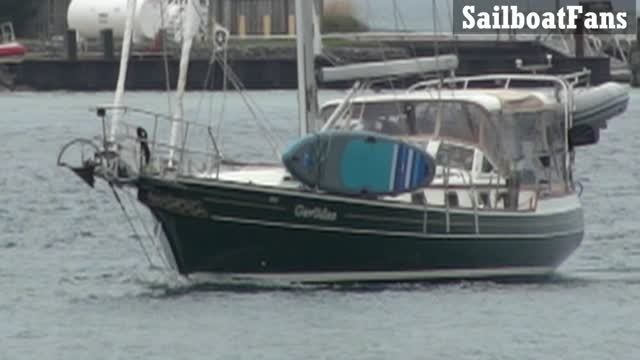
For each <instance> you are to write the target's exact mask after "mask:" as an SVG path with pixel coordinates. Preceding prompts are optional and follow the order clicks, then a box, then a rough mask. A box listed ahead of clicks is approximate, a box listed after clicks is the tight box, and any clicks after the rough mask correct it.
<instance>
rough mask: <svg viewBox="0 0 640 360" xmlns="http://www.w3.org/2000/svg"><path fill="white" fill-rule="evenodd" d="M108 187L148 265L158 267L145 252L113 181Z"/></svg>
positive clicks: (153, 267)
mask: <svg viewBox="0 0 640 360" xmlns="http://www.w3.org/2000/svg"><path fill="white" fill-rule="evenodd" d="M109 187H111V191H112V192H113V196H114V197H115V198H116V201H117V202H118V204H119V205H120V209H121V210H122V213H123V214H124V217H125V218H126V219H127V222H128V223H129V226H131V230H133V233H134V237H135V239H136V241H137V242H138V245H139V246H140V249H141V250H142V253H143V254H144V256H145V258H146V259H147V262H148V263H149V266H150V267H151V268H152V269H156V268H158V267H157V266H156V265H155V264H154V263H153V261H152V260H151V256H150V255H149V253H148V252H147V248H146V247H145V246H144V243H143V242H142V239H141V236H140V235H138V230H137V229H136V227H135V225H134V224H133V221H132V220H131V217H130V216H129V214H128V213H127V209H126V208H125V206H124V204H123V203H122V199H121V198H120V195H119V194H118V191H117V190H116V188H115V186H114V184H113V182H111V181H109Z"/></svg>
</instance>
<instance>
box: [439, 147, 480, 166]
mask: <svg viewBox="0 0 640 360" xmlns="http://www.w3.org/2000/svg"><path fill="white" fill-rule="evenodd" d="M473 153H474V151H473V149H467V148H465V147H462V146H458V145H453V144H447V143H442V144H440V147H438V153H437V154H436V163H437V164H438V165H439V166H442V167H450V168H453V169H461V170H466V171H471V170H472V169H473Z"/></svg>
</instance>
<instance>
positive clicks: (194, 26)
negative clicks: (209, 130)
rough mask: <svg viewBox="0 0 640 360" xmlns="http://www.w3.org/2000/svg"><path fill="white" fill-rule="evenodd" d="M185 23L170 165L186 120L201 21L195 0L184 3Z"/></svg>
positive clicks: (182, 31) (172, 162)
mask: <svg viewBox="0 0 640 360" xmlns="http://www.w3.org/2000/svg"><path fill="white" fill-rule="evenodd" d="M183 6H184V8H183V11H184V12H183V19H184V21H183V23H182V28H181V29H180V30H181V33H182V53H181V55H180V73H179V74H178V84H177V87H176V100H175V101H176V106H175V112H174V114H173V120H174V121H173V123H172V124H171V138H170V142H169V146H170V149H171V150H170V152H169V166H170V167H171V166H173V165H174V162H175V160H176V159H175V150H176V149H177V148H178V144H180V142H181V141H182V136H181V135H182V133H181V132H182V121H184V102H183V100H184V93H185V89H186V86H187V75H188V73H189V60H190V57H191V48H192V46H193V39H194V37H195V36H196V33H197V31H198V27H199V23H197V21H196V17H197V16H198V15H197V13H196V8H195V6H196V5H195V4H194V3H193V1H188V0H185V4H184V5H183Z"/></svg>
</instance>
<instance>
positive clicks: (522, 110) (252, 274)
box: [58, 0, 584, 283]
mask: <svg viewBox="0 0 640 360" xmlns="http://www.w3.org/2000/svg"><path fill="white" fill-rule="evenodd" d="M132 3H133V5H132ZM129 5H130V7H129V10H130V14H132V13H133V10H132V9H135V0H130V3H129ZM314 19H315V16H314V8H313V2H310V1H305V0H296V21H297V29H298V35H297V48H298V78H299V88H298V94H299V96H298V100H299V114H298V117H299V120H300V129H301V133H300V138H301V139H300V143H298V145H300V144H301V143H305V144H307V143H318V144H321V145H318V146H315V145H314V147H313V148H312V150H313V152H312V153H310V155H309V159H310V161H309V163H310V164H311V163H313V164H321V165H322V166H324V168H336V169H343V170H345V171H348V170H352V168H351V167H350V165H349V166H345V164H347V162H346V160H345V159H344V158H340V157H339V156H338V157H337V158H336V157H335V156H333V155H332V156H329V154H330V153H331V151H333V149H334V145H335V144H336V143H337V142H336V141H334V140H335V139H338V136H340V137H342V138H345V137H347V138H348V137H349V134H353V136H354V137H360V138H364V139H365V141H366V142H369V143H376V142H377V141H379V139H381V138H382V137H384V139H386V140H385V141H390V142H395V143H396V145H398V146H405V145H406V146H408V147H410V148H411V149H420V152H422V153H423V156H425V157H427V156H430V157H431V158H432V159H433V161H434V163H435V168H434V169H433V178H432V179H431V181H430V182H429V183H428V185H425V186H424V187H420V188H412V189H411V191H408V192H404V191H399V192H396V191H394V189H397V187H391V188H390V190H389V191H384V192H379V191H376V189H374V188H372V187H369V186H368V185H367V184H370V180H371V179H370V178H371V177H373V176H369V175H371V174H373V175H375V177H376V178H379V177H380V176H379V175H380V174H381V173H380V171H386V170H385V169H386V167H375V166H374V167H361V168H359V169H360V170H359V171H362V175H363V176H360V177H359V178H358V181H360V182H356V185H354V183H351V182H350V183H349V184H351V185H350V186H362V189H361V190H362V191H359V192H353V193H349V194H347V193H345V192H341V191H339V190H340V186H343V185H344V186H347V184H346V182H344V183H342V182H341V181H342V180H341V179H340V178H327V177H328V176H329V177H330V176H338V175H335V174H334V173H331V172H323V173H322V174H321V175H318V176H323V179H324V180H330V181H332V183H334V184H338V185H337V187H336V188H326V187H324V186H322V185H321V182H320V181H319V182H318V185H317V186H314V185H310V184H309V183H306V182H304V181H301V178H300V176H299V175H297V176H296V175H293V174H292V172H291V171H289V168H288V167H287V166H285V165H284V164H282V163H276V164H250V163H240V162H232V161H230V160H229V159H226V158H224V156H223V155H222V153H221V152H220V148H219V146H218V144H217V141H216V137H215V136H214V134H213V131H212V129H211V127H210V126H207V125H203V124H200V123H195V122H190V121H187V120H185V119H184V116H183V115H184V113H183V111H182V110H181V108H180V106H178V107H177V110H176V113H174V114H168V115H163V114H158V113H155V112H152V111H143V110H138V109H134V108H130V107H127V106H125V105H123V102H122V100H123V92H124V80H123V79H124V78H125V77H126V62H127V59H128V51H129V46H130V44H128V41H127V39H130V38H131V33H130V32H131V29H132V16H131V17H129V18H128V21H127V27H126V30H125V44H124V45H123V52H122V67H121V81H122V82H119V84H118V89H117V91H116V101H115V103H114V104H113V105H111V106H101V107H98V109H97V114H98V117H99V119H100V120H101V122H102V128H103V133H102V135H101V136H100V140H99V141H95V140H92V139H78V140H74V141H72V142H71V143H69V144H67V145H66V146H65V147H64V148H63V149H62V151H61V154H60V156H59V160H58V163H59V165H61V166H66V167H69V168H70V169H71V170H73V171H74V173H75V174H77V175H79V176H80V177H81V178H82V179H83V180H84V181H86V182H87V183H88V184H90V185H92V186H93V185H94V184H95V180H96V178H97V179H100V180H104V181H105V182H106V183H107V184H109V185H110V186H111V187H112V189H113V190H114V194H115V196H116V197H118V193H119V192H123V191H128V190H127V189H131V190H133V191H135V193H136V196H137V200H138V202H139V203H140V204H142V205H143V206H144V207H146V208H147V209H148V210H149V212H150V213H151V214H152V216H153V218H154V219H155V220H156V221H157V223H158V224H159V227H160V229H161V231H160V232H159V234H158V239H157V241H158V242H159V243H160V244H161V245H162V249H164V251H165V253H166V257H167V259H168V260H169V261H168V262H169V266H171V267H172V268H173V269H174V270H175V271H177V272H178V273H179V274H182V275H184V276H187V277H189V278H198V277H212V278H214V279H230V280H251V281H254V280H255V281H265V280H266V281H271V280H273V281H285V282H292V283H337V282H367V281H385V282H386V281H422V280H432V279H475V278H509V277H537V276H548V275H550V274H552V273H553V272H554V271H555V270H556V269H557V268H558V266H560V265H561V264H562V263H563V262H564V261H565V260H566V259H567V258H568V257H569V256H570V255H571V254H572V253H573V252H574V250H575V249H576V248H577V247H578V246H579V244H580V243H581V241H582V238H583V234H584V222H583V210H582V206H581V203H580V200H579V196H578V193H577V190H576V187H577V186H576V183H575V182H574V180H573V161H574V156H573V152H574V151H575V149H574V148H572V147H571V146H570V143H569V139H568V135H567V134H568V129H569V128H570V126H571V123H572V121H573V116H574V115H573V112H572V109H573V106H574V99H573V93H572V87H571V85H570V84H569V83H568V82H567V81H566V79H563V78H559V77H552V76H539V75H538V76H533V75H532V76H531V78H530V80H531V81H544V82H546V83H549V82H551V83H553V84H554V86H556V87H557V88H558V89H560V91H559V92H558V93H559V94H560V96H557V97H553V98H550V97H548V96H545V95H544V94H542V93H540V92H537V91H530V92H524V93H523V92H520V91H511V90H510V89H503V90H501V91H493V92H487V91H482V90H480V91H468V90H465V91H457V90H455V89H448V90H444V89H436V90H432V91H413V92H406V93H405V92H403V93H401V94H397V93H394V94H376V95H370V94H367V89H369V88H370V87H371V85H372V84H375V83H377V82H380V81H387V80H388V79H389V78H399V77H404V76H414V75H416V74H423V73H426V72H432V73H439V74H442V73H448V72H451V71H453V70H454V69H455V68H456V66H457V64H458V61H457V58H456V57H455V56H453V55H443V56H437V57H430V58H417V59H410V60H399V61H388V62H384V63H380V64H352V65H347V66H341V67H334V68H325V69H321V70H320V71H319V74H318V73H317V72H316V69H315V64H314V47H315V46H314V44H317V41H314V36H317V35H314V34H316V33H317V31H315V30H314V28H315V26H314V25H313V24H314ZM316 40H317V39H316ZM189 48H190V41H189V40H188V36H187V37H186V38H185V39H184V41H183V51H182V59H181V64H182V66H181V74H180V79H181V81H179V82H178V92H177V99H178V100H180V99H181V96H182V94H183V91H182V90H181V88H182V89H184V79H185V77H184V76H186V69H187V68H188V58H189ZM316 75H318V76H316ZM317 77H319V78H320V79H322V80H323V81H349V80H352V81H354V86H353V88H352V90H351V91H350V92H349V93H348V94H347V95H346V96H345V97H344V98H343V99H341V100H340V101H338V102H335V103H331V104H328V105H326V106H324V107H323V108H320V107H319V106H318V102H317V85H316V78H317ZM125 116H127V117H134V118H135V119H136V121H135V123H134V122H131V121H127V122H125V121H123V117H125ZM162 129H165V130H166V131H162ZM167 132H170V134H171V135H170V136H169V140H168V141H166V140H162V138H161V136H162V135H161V134H166V133H167ZM363 134H367V135H365V136H364V137H363ZM316 137H318V139H320V140H322V139H328V140H327V141H324V140H322V141H315V140H314V139H315V138H316ZM319 137H321V138H319ZM389 139H390V140H389ZM314 141H315V142H314ZM75 146H87V147H89V148H90V149H91V151H90V153H89V155H88V156H87V157H83V158H81V160H80V163H79V164H77V165H69V164H68V163H67V162H66V161H65V158H66V157H65V154H66V153H67V152H68V151H70V149H71V148H73V147H75ZM305 146H306V145H305ZM296 148H297V147H296V145H295V144H294V146H293V147H292V148H290V149H288V150H287V151H286V153H285V156H286V155H287V154H289V155H291V152H292V151H295V149H296ZM298 148H299V146H298ZM393 148H394V149H399V148H400V147H393ZM394 154H395V155H394V156H396V155H397V153H394ZM358 156H361V157H360V158H359V159H362V161H363V162H366V163H368V164H369V163H371V161H370V159H367V158H365V157H362V156H366V154H364V155H363V154H362V153H358ZM407 156H413V155H407ZM305 159H306V158H305ZM357 159H358V158H356V162H357ZM376 159H377V158H376ZM393 159H398V157H397V156H396V157H393ZM351 160H353V159H351ZM305 161H306V160H305ZM348 164H353V162H350V163H348ZM395 165H397V164H395ZM397 168H398V167H397V166H394V169H397ZM380 169H382V170H380ZM409 171H410V170H407V169H404V170H403V173H402V174H404V175H403V176H404V177H399V178H398V179H401V181H405V180H403V179H407V180H406V181H407V183H409V181H410V179H411V176H409V175H407V174H409ZM332 174H334V175H332ZM388 175H389V176H390V178H391V176H392V173H388ZM318 179H320V178H319V177H318ZM394 181H395V180H394ZM340 184H342V185H340ZM358 184H360V185H358Z"/></svg>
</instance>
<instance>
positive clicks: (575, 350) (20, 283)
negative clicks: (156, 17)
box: [0, 91, 640, 360]
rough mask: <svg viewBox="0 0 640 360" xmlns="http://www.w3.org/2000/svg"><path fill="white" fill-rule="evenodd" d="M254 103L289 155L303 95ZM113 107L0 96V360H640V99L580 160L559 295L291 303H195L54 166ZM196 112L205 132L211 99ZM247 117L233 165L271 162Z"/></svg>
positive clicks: (109, 212) (232, 106) (237, 126)
mask: <svg viewBox="0 0 640 360" xmlns="http://www.w3.org/2000/svg"><path fill="white" fill-rule="evenodd" d="M251 95H252V97H253V98H254V99H255V100H256V101H257V102H258V103H259V104H261V106H262V107H263V108H264V111H265V112H266V113H267V114H269V115H270V117H271V118H272V120H273V122H274V124H275V127H276V129H278V132H279V133H280V137H282V138H283V139H290V138H292V137H293V136H294V134H295V129H296V122H295V120H294V119H295V94H294V93H292V92H277V91H274V92H258V93H252V94H251ZM331 95H333V94H331V93H325V94H323V96H324V97H325V98H329V97H330V96H331ZM110 100H111V94H108V93H105V94H97V95H96V94H69V93H54V94H31V93H20V94H6V93H3V94H0V109H2V116H1V117H0V125H1V130H0V144H1V146H2V151H1V152H0V359H36V358H45V359H87V358H91V359H300V358H307V359H396V358H397V359H594V360H596V359H597V360H600V359H640V342H639V339H640V305H639V303H640V238H639V233H640V227H639V226H638V220H639V219H640V210H639V209H638V208H637V206H638V205H640V163H639V162H638V155H637V151H638V150H637V149H639V148H640V140H639V136H640V122H639V121H638V118H639V117H640V92H636V93H634V94H633V99H632V102H631V109H630V111H629V112H628V113H627V114H626V115H625V116H623V117H621V118H619V119H616V120H615V121H614V122H613V123H612V124H611V126H610V128H609V129H608V130H607V131H606V132H604V133H603V137H602V141H601V143H600V144H599V145H598V146H596V147H592V148H589V149H585V150H581V151H580V153H579V156H578V178H579V179H580V180H581V182H582V183H583V185H584V195H583V197H582V199H583V201H584V205H585V211H586V220H587V221H586V223H587V234H586V237H585V240H584V243H583V245H582V246H581V247H580V249H579V250H578V251H577V252H576V253H575V254H574V256H573V257H572V258H571V259H570V260H569V261H568V262H567V263H566V264H565V265H564V266H563V267H562V268H561V269H560V271H559V273H558V275H557V277H556V278H555V279H553V280H552V281H548V282H543V283H533V284H531V283H529V284H494V283H490V282H477V283H453V284H439V285H395V286H387V287H383V286H376V287H360V288H348V289H345V288H337V289H326V288H324V289H318V288H299V289H294V290H291V289H262V290H261V289H256V288H248V287H247V288H243V287H236V288H219V287H218V288H216V287H210V286H209V287H203V286H192V285H189V284H188V283H186V282H185V281H183V280H181V279H178V278H176V277H175V276H171V275H167V274H165V273H164V272H163V271H162V270H159V269H155V268H151V267H150V266H149V265H148V263H147V262H146V260H145V257H144V255H143V253H142V252H141V250H140V247H139V246H138V243H137V242H136V240H135V237H134V236H133V233H132V231H131V229H130V228H129V227H128V225H127V223H126V221H125V218H124V217H123V215H122V214H121V212H120V211H119V209H118V206H117V204H116V203H115V201H114V200H113V199H112V197H111V195H110V193H109V190H108V189H107V188H106V187H105V186H99V187H98V189H97V190H91V189H89V188H88V187H86V186H84V185H83V184H82V183H81V182H80V181H79V180H78V179H76V178H75V177H73V176H72V175H71V174H70V173H68V172H66V171H64V170H62V169H58V168H56V167H55V160H56V155H57V152H58V150H59V149H60V147H61V145H62V144H63V143H64V142H65V141H66V140H68V139H70V138H72V137H77V136H92V135H94V134H95V133H96V131H97V129H98V128H99V127H98V125H99V124H98V122H97V121H96V120H95V118H94V116H93V114H92V113H90V112H89V111H87V109H88V108H89V107H90V106H92V105H95V104H96V103H108V102H109V101H110ZM128 102H129V103H130V104H133V105H137V106H143V107H146V108H153V109H156V110H159V109H164V108H166V107H167V105H166V104H167V101H166V99H165V98H164V96H163V95H162V94H157V93H135V94H129V100H128ZM199 104H201V105H200V106H199ZM216 104H219V101H216ZM187 108H188V112H189V114H190V116H191V118H201V119H204V118H206V115H207V114H208V113H209V111H210V110H209V100H208V98H207V97H203V96H202V95H201V94H198V93H191V94H189V96H188V104H187ZM198 109H200V110H198ZM220 111H221V109H220V108H219V106H216V107H214V109H213V112H212V113H215V114H220ZM243 111H244V108H243V107H242V106H241V101H240V99H239V98H237V97H234V96H232V97H230V98H229V101H228V102H227V105H226V108H225V113H226V115H227V116H225V118H226V120H225V122H224V123H223V126H222V129H223V133H224V134H227V136H225V138H224V144H225V147H226V148H227V149H228V150H227V152H228V153H231V154H233V155H237V156H244V157H260V158H269V157H270V155H269V154H270V152H269V151H268V149H269V148H268V147H267V146H266V144H265V143H264V141H262V138H261V136H259V135H258V132H257V131H255V130H254V129H255V126H254V125H253V124H252V123H251V122H250V121H249V120H248V118H247V117H243V116H242V115H241V114H243ZM156 261H157V258H156Z"/></svg>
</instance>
